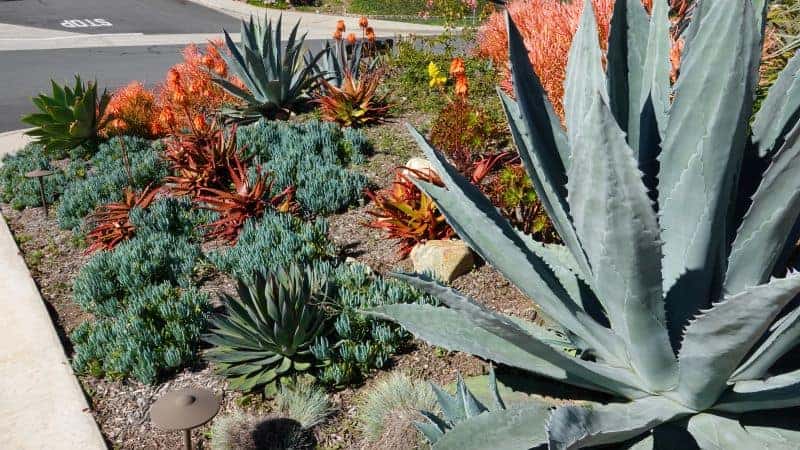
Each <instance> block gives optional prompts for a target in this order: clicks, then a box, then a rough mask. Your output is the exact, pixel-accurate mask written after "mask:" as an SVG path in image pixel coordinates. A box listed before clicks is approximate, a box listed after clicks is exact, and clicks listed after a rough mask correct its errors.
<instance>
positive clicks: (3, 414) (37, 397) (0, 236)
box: [0, 130, 107, 450]
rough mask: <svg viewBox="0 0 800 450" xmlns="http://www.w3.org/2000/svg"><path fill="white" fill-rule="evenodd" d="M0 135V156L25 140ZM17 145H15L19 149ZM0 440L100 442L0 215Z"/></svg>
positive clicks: (13, 443)
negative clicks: (0, 265)
mask: <svg viewBox="0 0 800 450" xmlns="http://www.w3.org/2000/svg"><path fill="white" fill-rule="evenodd" d="M25 131H26V130H18V131H12V132H8V133H2V134H0V155H5V154H9V153H13V152H15V151H17V150H18V149H19V148H21V145H24V143H25V142H27V141H28V140H29V139H28V137H27V136H25V135H24V132H25ZM20 144H21V145H20ZM0 261H2V270H0V309H1V310H2V313H1V314H0V341H2V342H3V343H5V346H4V347H3V350H2V351H0V392H2V393H3V394H2V396H0V436H3V442H4V444H3V447H4V448H13V449H20V450H27V449H31V450H33V449H37V450H38V449H42V450H44V449H64V450H74V449H81V450H95V449H97V450H100V449H106V448H107V447H106V443H105V440H104V439H103V435H102V434H101V433H100V429H99V428H98V426H97V423H96V422H95V421H94V418H93V417H92V414H91V411H90V409H89V404H88V403H87V401H86V397H85V396H84V394H83V389H82V388H81V385H80V383H79V382H78V379H77V378H76V377H75V374H74V373H73V372H72V368H71V367H70V364H69V361H68V360H67V357H66V354H65V353H64V348H63V347H62V346H61V341H60V340H59V338H58V333H57V332H56V330H55V327H54V326H53V321H52V320H51V318H50V315H49V314H48V312H47V307H46V306H45V304H44V301H43V300H42V297H41V295H40V294H39V290H38V289H37V287H36V283H35V282H34V281H33V277H32V276H31V273H30V271H29V270H28V267H27V266H26V265H25V260H24V259H23V258H22V255H21V253H20V250H19V248H18V247H17V244H16V242H15V241H14V237H13V236H12V234H11V230H9V228H8V224H7V223H6V221H5V218H4V217H3V216H2V215H0Z"/></svg>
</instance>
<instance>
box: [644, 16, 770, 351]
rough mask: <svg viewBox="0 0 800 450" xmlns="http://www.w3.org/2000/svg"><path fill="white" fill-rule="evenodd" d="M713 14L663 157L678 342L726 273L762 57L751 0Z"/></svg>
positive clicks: (688, 70)
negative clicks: (735, 194)
mask: <svg viewBox="0 0 800 450" xmlns="http://www.w3.org/2000/svg"><path fill="white" fill-rule="evenodd" d="M704 4H705V2H704ZM707 8H708V11H707V12H705V13H704V17H703V20H702V25H701V26H702V28H703V30H708V32H703V33H697V34H696V35H695V37H694V38H693V40H692V45H691V46H690V47H689V48H688V50H687V51H686V52H685V53H684V56H683V59H682V61H681V67H682V73H681V76H680V77H679V78H678V82H677V83H676V86H675V99H674V101H673V103H672V107H671V109H670V116H669V123H668V126H667V131H666V136H665V138H664V142H663V146H662V148H663V151H662V152H661V154H660V157H659V160H660V164H661V167H660V172H659V186H658V200H659V206H660V215H661V227H662V230H663V232H662V239H663V240H664V247H663V248H664V263H663V273H664V292H666V293H667V305H668V307H669V308H670V309H669V310H668V311H667V314H668V323H669V325H670V334H671V335H672V336H673V338H674V337H676V336H679V335H680V331H681V329H682V328H683V326H684V325H685V323H686V321H687V320H688V319H689V318H690V317H691V316H692V315H693V314H694V313H695V312H696V311H697V310H698V309H699V308H701V307H705V306H707V305H708V301H709V298H711V297H712V295H711V294H712V286H711V284H712V280H721V279H722V274H723V273H724V272H723V271H724V264H721V261H719V259H718V258H719V256H718V255H719V254H720V252H721V251H722V249H723V247H722V246H723V245H724V241H725V236H726V232H725V220H726V217H727V214H728V206H729V203H730V200H731V194H730V192H731V190H732V189H733V188H734V184H735V172H736V170H734V168H736V167H738V165H739V164H740V162H741V160H742V153H743V149H744V144H745V140H746V135H745V133H746V130H747V127H746V126H745V125H744V124H746V123H747V118H748V117H749V116H750V113H751V110H752V98H753V89H754V86H755V79H756V73H755V71H754V70H753V68H754V67H756V65H757V64H758V60H759V56H760V49H759V48H758V40H759V38H758V33H757V31H756V29H755V19H754V17H753V9H752V5H751V3H750V2H749V1H744V2H732V3H728V2H711V3H709V5H708V6H707ZM698 98H702V99H703V101H702V102H698V101H697V99H698ZM679 279H680V283H678V281H679Z"/></svg>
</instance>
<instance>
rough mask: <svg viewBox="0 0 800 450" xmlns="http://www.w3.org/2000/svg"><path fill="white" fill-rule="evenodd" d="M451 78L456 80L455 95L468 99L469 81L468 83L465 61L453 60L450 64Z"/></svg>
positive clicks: (460, 59)
mask: <svg viewBox="0 0 800 450" xmlns="http://www.w3.org/2000/svg"><path fill="white" fill-rule="evenodd" d="M450 76H451V77H453V80H455V83H456V85H455V93H456V95H458V96H459V97H462V98H466V97H467V95H468V93H469V81H467V68H466V66H465V65H464V59H462V58H453V61H452V62H450Z"/></svg>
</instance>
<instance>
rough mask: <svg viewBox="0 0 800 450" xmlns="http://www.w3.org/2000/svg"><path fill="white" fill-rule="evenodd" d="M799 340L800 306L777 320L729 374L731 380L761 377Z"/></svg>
mask: <svg viewBox="0 0 800 450" xmlns="http://www.w3.org/2000/svg"><path fill="white" fill-rule="evenodd" d="M798 342H800V306H798V307H795V308H794V309H793V310H792V311H791V312H789V313H788V314H786V315H785V316H783V317H781V318H780V319H779V320H777V321H776V322H775V323H774V324H773V325H772V327H770V334H769V335H768V336H767V338H766V339H765V340H764V342H762V343H761V344H760V345H759V346H758V348H757V349H756V350H755V351H754V352H753V354H752V355H750V357H749V358H748V359H747V361H745V362H744V363H743V364H742V365H741V366H739V368H738V369H736V372H734V373H733V376H731V381H741V380H754V379H758V378H761V377H763V376H764V375H765V374H766V373H767V371H768V370H769V368H770V367H772V365H773V364H774V363H775V362H776V361H777V360H778V359H779V358H780V357H782V356H783V355H785V354H786V353H788V352H789V350H791V349H792V348H794V347H795V346H796V345H797V344H798Z"/></svg>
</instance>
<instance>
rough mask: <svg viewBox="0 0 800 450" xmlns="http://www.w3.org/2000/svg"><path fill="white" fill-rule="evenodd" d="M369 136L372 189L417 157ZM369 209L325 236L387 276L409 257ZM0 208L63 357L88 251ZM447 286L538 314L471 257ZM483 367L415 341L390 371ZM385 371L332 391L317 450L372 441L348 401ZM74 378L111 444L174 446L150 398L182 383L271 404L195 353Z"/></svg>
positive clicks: (396, 128)
mask: <svg viewBox="0 0 800 450" xmlns="http://www.w3.org/2000/svg"><path fill="white" fill-rule="evenodd" d="M415 122H416V121H415ZM370 134H371V136H370V137H371V138H372V140H373V142H376V143H377V144H378V145H376V147H378V148H376V149H375V153H374V155H373V156H372V157H371V158H370V160H369V161H368V162H367V163H366V164H365V165H363V166H362V170H363V171H364V172H365V173H366V174H367V176H368V177H369V178H370V179H371V180H372V181H373V183H374V185H375V187H376V188H377V187H387V186H388V185H389V183H391V180H392V179H393V173H394V169H395V168H396V167H397V166H400V165H402V164H404V163H405V161H406V160H407V159H408V157H410V156H415V154H414V151H413V150H412V149H413V148H414V147H413V143H412V142H411V141H410V139H407V138H406V135H405V133H404V131H403V130H402V125H401V124H400V123H398V122H395V123H391V124H387V125H383V126H381V127H378V128H376V129H372V130H370ZM392 135H393V136H395V140H394V141H387V138H386V136H392ZM397 136H403V137H402V138H397ZM381 142H384V143H388V142H391V144H389V145H391V148H387V147H386V146H384V145H381ZM368 209H369V205H365V206H361V207H358V208H353V209H351V210H349V211H347V212H344V213H342V214H338V215H333V216H330V217H328V221H329V224H330V228H329V234H330V238H331V239H332V241H333V242H334V243H335V244H336V245H337V246H338V247H339V248H340V249H341V251H342V254H343V255H344V256H350V257H353V258H355V259H356V260H358V261H359V262H362V263H365V264H367V265H369V266H370V267H371V268H372V269H373V270H375V271H376V272H379V273H382V274H386V273H388V272H390V271H392V270H410V269H411V265H410V262H409V261H408V260H400V259H398V257H397V253H396V247H395V246H394V244H395V243H394V242H392V241H387V240H386V239H385V238H384V237H383V232H382V231H381V230H377V229H372V228H367V227H364V226H363V224H364V223H365V222H367V221H369V220H370V216H369V214H367V210H368ZM0 211H2V214H3V215H4V216H5V217H6V219H7V221H8V223H9V226H10V228H11V230H12V232H13V233H14V236H15V239H16V241H17V243H18V245H19V246H20V249H21V251H22V253H23V255H24V257H25V260H26V262H27V264H28V267H29V268H30V270H31V274H32V275H33V278H34V280H35V281H36V283H37V285H38V286H39V290H40V292H41V294H42V298H43V299H44V301H45V303H46V304H47V308H48V311H49V312H50V315H51V317H52V320H53V323H54V325H55V327H56V329H57V331H58V333H59V336H60V337H61V341H62V343H63V345H64V348H65V349H66V351H67V353H68V356H71V354H72V346H71V344H70V341H69V338H68V335H69V333H70V332H71V331H72V330H74V329H75V327H77V326H78V325H79V324H80V323H81V322H83V321H84V320H90V319H91V315H89V314H87V313H85V312H84V311H82V310H81V309H80V308H79V307H78V306H77V304H75V303H74V302H73V301H72V281H73V280H74V278H75V276H76V275H77V274H78V272H79V270H80V268H81V267H82V266H83V265H84V264H85V263H86V262H87V261H88V258H89V256H87V255H84V254H83V249H82V246H81V245H80V244H79V243H77V242H76V241H75V238H74V236H73V234H72V233H71V232H70V231H64V230H61V229H60V228H59V226H58V223H57V221H56V219H55V213H54V211H52V208H51V214H50V215H49V217H45V216H44V214H43V210H42V208H29V209H26V210H23V211H16V210H13V209H12V208H10V207H9V206H8V205H5V204H2V205H0ZM453 285H454V287H456V288H458V289H459V290H461V291H462V292H464V293H466V294H468V295H470V296H473V297H474V298H476V299H477V300H478V301H480V302H482V303H484V304H486V305H487V306H489V307H490V308H492V309H495V310H498V311H501V312H504V313H506V314H512V315H515V316H519V317H523V318H526V319H529V320H533V319H537V318H538V314H537V310H536V306H535V305H534V304H533V303H532V302H531V301H530V300H529V299H527V298H526V297H525V296H524V295H522V294H521V293H520V292H519V291H518V290H517V289H516V288H515V287H514V286H513V285H511V284H510V283H509V282H508V281H506V280H505V279H504V278H503V277H502V275H500V274H499V273H498V272H497V271H495V270H494V269H492V268H491V267H490V266H488V265H485V264H484V265H479V267H478V268H477V269H476V270H473V271H472V272H470V273H468V274H466V275H464V276H462V277H460V278H458V279H457V280H455V282H454V283H453ZM201 287H202V289H203V290H205V291H208V292H210V293H212V298H215V299H216V298H217V297H218V295H217V294H220V293H224V292H227V293H232V292H233V284H232V283H231V280H230V279H228V278H227V277H226V276H223V275H220V274H219V273H216V272H215V271H213V269H204V270H203V273H201ZM487 370H488V365H487V364H486V363H485V362H484V361H482V360H481V359H479V358H476V357H474V356H471V355H468V354H464V353H459V352H446V351H443V350H442V349H437V348H434V347H432V346H429V345H427V344H426V343H424V342H421V341H416V340H413V341H411V342H410V343H409V344H408V345H407V346H406V348H404V350H403V351H402V352H401V354H399V355H397V356H395V357H394V358H393V359H392V360H391V362H390V367H389V368H388V371H403V372H406V373H408V374H409V375H412V376H415V377H419V378H421V379H425V380H429V381H432V382H435V383H439V384H447V383H451V382H452V381H453V380H454V379H455V376H456V374H457V373H459V372H460V373H461V374H462V375H464V376H473V375H481V374H484V373H486V372H487ZM385 375H386V374H385V373H383V371H381V372H380V373H378V374H376V377H373V378H371V379H369V380H367V381H366V382H365V383H364V385H362V386H358V387H353V388H347V389H343V390H340V391H337V392H333V393H332V394H331V400H332V401H333V403H334V406H335V407H336V410H337V412H336V413H335V414H334V415H333V416H332V417H331V418H330V419H329V420H328V421H327V422H326V423H325V424H323V425H322V426H321V427H318V429H317V434H318V440H319V444H320V448H326V449H357V448H370V445H369V444H364V443H363V442H362V440H361V438H360V436H359V433H358V426H357V421H356V407H355V405H356V399H357V397H358V396H359V394H360V393H361V392H363V391H364V390H366V389H368V388H369V387H370V386H371V385H372V384H373V383H375V381H376V380H377V379H380V378H381V377H382V376H385ZM79 379H80V381H81V383H82V385H83V387H84V390H85V392H86V394H87V396H88V397H89V398H90V404H91V407H92V412H93V414H94V417H95V419H96V420H97V422H98V424H99V425H100V428H101V430H102V432H103V435H104V436H105V438H106V439H107V441H108V443H109V444H110V446H111V447H112V448H121V449H168V448H169V449H172V448H179V446H180V442H181V435H180V433H175V432H164V431H161V430H158V429H156V428H155V427H154V426H153V425H152V424H151V423H150V421H149V417H148V411H149V407H150V404H151V403H152V402H153V401H155V400H156V399H158V398H159V397H160V396H162V395H163V394H164V393H166V392H168V391H171V390H174V389H178V388H182V387H189V386H191V387H202V388H206V389H210V390H212V391H214V392H215V393H216V394H217V395H218V396H219V397H221V399H222V409H221V412H222V413H224V412H225V411H230V410H233V409H234V408H240V409H241V408H243V409H245V410H252V411H260V412H264V413H266V412H268V411H269V409H270V407H271V405H270V403H269V402H264V401H262V400H261V399H260V398H258V396H246V397H243V396H242V395H241V394H240V393H238V392H233V391H229V390H227V389H226V382H225V380H224V378H222V377H220V376H218V375H216V374H214V373H213V370H212V368H210V367H208V366H207V365H206V364H205V363H204V362H203V361H198V362H197V363H196V365H195V366H194V367H191V368H187V369H184V370H183V371H181V372H179V373H177V374H175V375H173V376H171V377H169V378H168V379H167V380H165V381H164V382H162V383H160V384H157V385H154V386H148V385H144V384H141V383H139V382H136V381H133V380H126V381H120V380H109V379H99V378H95V377H93V376H89V375H80V376H79ZM209 429H210V425H206V426H204V427H201V428H199V429H197V430H195V432H194V437H195V439H197V440H199V441H201V442H206V443H207V441H208V431H209Z"/></svg>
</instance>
